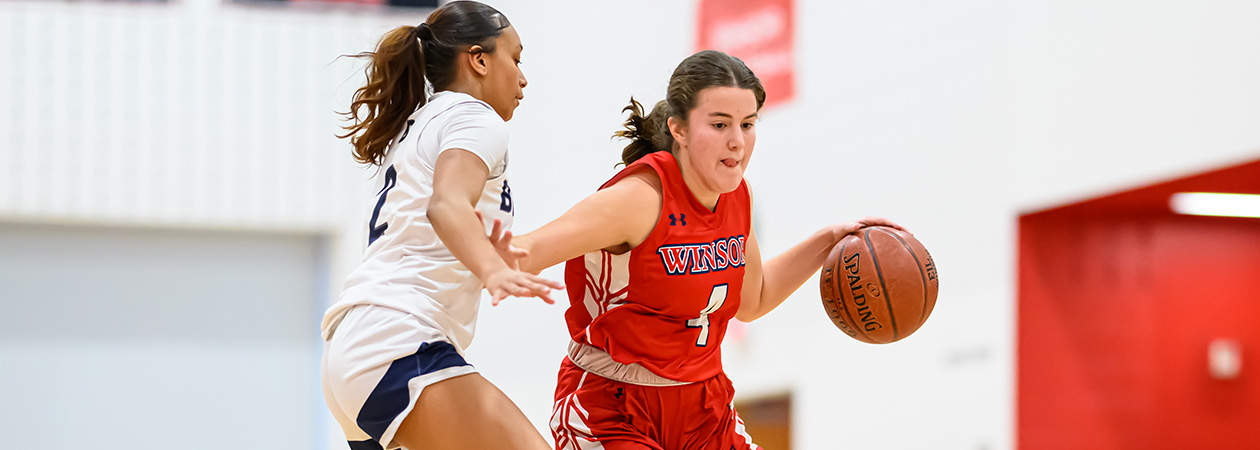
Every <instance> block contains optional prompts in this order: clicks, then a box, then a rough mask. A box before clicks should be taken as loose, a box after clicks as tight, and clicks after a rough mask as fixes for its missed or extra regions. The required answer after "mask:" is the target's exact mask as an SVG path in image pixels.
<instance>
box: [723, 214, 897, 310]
mask: <svg viewBox="0 0 1260 450" xmlns="http://www.w3.org/2000/svg"><path fill="white" fill-rule="evenodd" d="M874 225H883V226H889V227H893V228H898V229H900V228H901V226H900V225H897V224H895V223H892V222H890V221H888V219H884V218H880V217H867V218H865V219H862V220H859V221H856V222H844V223H839V224H835V225H831V226H828V227H826V228H823V229H821V230H818V231H816V232H814V234H811V235H810V236H809V237H808V238H805V240H803V241H801V242H799V243H797V244H796V245H794V246H792V248H790V249H788V250H787V251H785V252H783V253H782V254H780V255H779V256H776V257H774V258H772V259H770V260H769V261H765V262H764V263H762V261H761V249H760V248H758V247H757V235H756V233H754V232H749V233H748V234H749V236H748V242H747V243H746V244H745V245H744V247H745V254H746V262H745V266H744V289H743V291H741V298H740V304H739V311H738V312H736V313H735V318H736V319H739V320H741V321H744V322H751V321H753V320H756V319H758V318H760V317H761V316H764V315H766V314H767V313H769V312H770V311H773V310H774V308H777V307H778V306H779V305H780V304H783V301H784V300H787V298H788V296H790V295H792V293H793V292H796V290H797V289H799V288H800V287H801V285H803V284H805V282H806V281H808V280H809V279H810V277H812V276H814V272H817V271H818V269H819V268H821V267H822V264H823V261H826V259H827V254H829V253H830V252H831V248H832V247H834V246H835V245H836V243H837V242H840V239H842V238H844V236H845V235H848V234H850V233H855V232H857V231H858V230H859V229H861V228H863V227H868V226H874Z"/></svg>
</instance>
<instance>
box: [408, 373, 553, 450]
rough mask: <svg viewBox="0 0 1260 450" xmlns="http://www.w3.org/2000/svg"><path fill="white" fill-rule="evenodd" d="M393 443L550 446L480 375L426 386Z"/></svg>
mask: <svg viewBox="0 0 1260 450" xmlns="http://www.w3.org/2000/svg"><path fill="white" fill-rule="evenodd" d="M394 440H395V442H396V443H399V444H402V446H403V447H406V448H409V449H424V450H430V449H433V450H444V449H482V448H493V449H523V450H524V449H528V450H548V449H549V448H550V447H549V446H548V445H547V442H546V441H545V440H543V438H542V436H541V435H539V434H538V430H537V429H536V428H534V426H533V425H531V424H530V423H529V420H528V419H526V418H525V414H524V413H522V412H521V410H520V408H517V407H516V404H514V403H512V400H511V399H509V398H508V397H507V395H505V394H504V393H503V392H502V391H500V390H499V388H497V387H495V386H494V384H491V383H490V382H489V381H487V380H486V379H485V378H484V377H482V376H481V375H480V374H477V373H473V374H468V375H461V376H458V377H455V378H450V379H447V380H443V381H440V382H437V383H434V384H431V385H429V386H427V387H425V388H424V391H423V392H421V393H420V398H419V399H418V400H416V406H415V408H414V409H412V410H411V413H410V414H408V415H407V418H406V419H404V420H403V422H402V425H401V426H400V427H399V429H398V432H397V434H395V435H394Z"/></svg>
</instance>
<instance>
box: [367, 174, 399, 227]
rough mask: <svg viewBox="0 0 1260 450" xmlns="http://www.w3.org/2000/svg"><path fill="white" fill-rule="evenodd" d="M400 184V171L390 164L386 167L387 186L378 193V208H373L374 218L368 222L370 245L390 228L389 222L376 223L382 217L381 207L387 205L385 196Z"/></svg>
mask: <svg viewBox="0 0 1260 450" xmlns="http://www.w3.org/2000/svg"><path fill="white" fill-rule="evenodd" d="M397 184H398V171H397V170H394V166H393V165H390V166H389V168H387V169H385V186H384V187H382V188H381V192H379V193H377V194H376V195H379V196H381V198H380V199H379V200H377V201H376V209H373V210H372V220H371V221H369V222H368V245H372V243H373V242H376V240H377V239H378V238H380V237H381V236H384V235H385V230H386V229H387V228H389V223H382V224H380V225H377V224H376V221H377V219H380V217H381V208H382V207H384V206H385V196H387V195H389V190H390V189H393V188H394V185H397Z"/></svg>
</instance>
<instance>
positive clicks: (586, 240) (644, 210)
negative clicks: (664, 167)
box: [512, 168, 661, 273]
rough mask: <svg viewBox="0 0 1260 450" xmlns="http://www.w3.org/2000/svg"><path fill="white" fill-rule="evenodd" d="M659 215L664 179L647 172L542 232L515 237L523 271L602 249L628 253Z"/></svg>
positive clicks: (584, 203)
mask: <svg viewBox="0 0 1260 450" xmlns="http://www.w3.org/2000/svg"><path fill="white" fill-rule="evenodd" d="M660 212H661V187H660V178H658V177H657V175H656V173H655V172H652V170H651V169H650V168H644V169H642V170H639V171H637V172H636V173H634V174H631V175H629V176H627V177H626V178H623V179H622V180H620V181H618V182H617V183H616V184H614V185H612V186H609V187H607V188H604V189H601V190H599V191H596V192H595V193H594V194H591V195H590V196H589V197H587V198H585V199H583V200H582V201H581V202H578V204H577V205H574V206H573V208H571V209H569V210H568V211H566V212H565V213H564V215H561V216H560V218H558V219H556V220H553V221H551V223H548V224H547V225H544V226H543V227H542V228H539V229H537V230H535V231H533V232H530V233H529V234H525V235H522V236H518V237H516V238H515V239H514V240H513V241H512V245H515V246H517V247H520V248H521V249H523V250H524V251H525V252H526V255H527V256H525V257H524V258H521V259H520V260H519V263H520V267H521V270H523V271H526V272H529V273H538V272H540V271H542V270H543V269H546V268H548V267H551V266H553V265H556V264H559V263H561V262H564V261H567V260H569V259H572V258H575V257H577V256H581V255H584V254H586V253H589V252H593V251H596V250H600V249H609V250H610V251H614V252H620V251H628V250H630V249H631V248H633V247H634V246H636V245H639V244H640V243H642V242H643V240H644V239H647V236H648V235H649V234H651V233H652V228H654V227H655V226H656V221H657V220H658V219H659V218H660V217H659V216H660Z"/></svg>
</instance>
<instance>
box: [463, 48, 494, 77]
mask: <svg viewBox="0 0 1260 450" xmlns="http://www.w3.org/2000/svg"><path fill="white" fill-rule="evenodd" d="M468 63H469V68H470V69H472V71H473V73H475V74H477V75H478V76H483V77H484V76H486V73H487V72H489V71H490V68H489V67H487V65H486V64H487V63H486V51H485V49H483V48H481V46H480V45H473V46H472V47H469V48H468Z"/></svg>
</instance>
